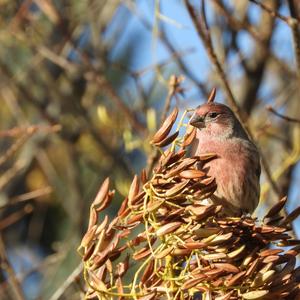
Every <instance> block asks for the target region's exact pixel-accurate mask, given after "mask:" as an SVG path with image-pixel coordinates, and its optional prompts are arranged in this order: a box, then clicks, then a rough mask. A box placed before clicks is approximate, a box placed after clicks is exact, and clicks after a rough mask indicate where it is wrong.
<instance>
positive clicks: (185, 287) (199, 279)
mask: <svg viewBox="0 0 300 300" xmlns="http://www.w3.org/2000/svg"><path fill="white" fill-rule="evenodd" d="M206 278H207V276H206V275H205V274H200V275H199V276H197V278H191V279H188V280H187V281H186V282H185V283H184V284H183V285H182V287H181V289H182V290H188V289H190V288H192V287H194V286H196V285H197V284H199V283H200V282H202V281H204V280H205V279H206Z"/></svg>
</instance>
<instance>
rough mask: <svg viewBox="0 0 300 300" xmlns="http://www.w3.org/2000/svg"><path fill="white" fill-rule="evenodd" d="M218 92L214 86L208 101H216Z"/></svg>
mask: <svg viewBox="0 0 300 300" xmlns="http://www.w3.org/2000/svg"><path fill="white" fill-rule="evenodd" d="M216 93H217V89H216V88H215V87H214V88H213V89H212V90H211V92H210V94H209V96H208V99H207V103H210V102H214V100H215V97H216Z"/></svg>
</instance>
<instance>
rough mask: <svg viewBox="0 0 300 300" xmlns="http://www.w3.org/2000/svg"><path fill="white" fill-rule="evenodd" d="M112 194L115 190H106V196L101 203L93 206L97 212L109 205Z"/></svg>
mask: <svg viewBox="0 0 300 300" xmlns="http://www.w3.org/2000/svg"><path fill="white" fill-rule="evenodd" d="M114 195H115V191H112V192H108V194H107V195H106V197H105V198H104V199H103V201H102V203H101V205H100V206H98V207H95V209H96V211H97V212H98V213H99V212H100V211H102V210H104V209H106V208H107V207H108V206H109V205H110V203H111V200H112V199H113V196H114Z"/></svg>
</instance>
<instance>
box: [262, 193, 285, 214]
mask: <svg viewBox="0 0 300 300" xmlns="http://www.w3.org/2000/svg"><path fill="white" fill-rule="evenodd" d="M286 201H287V197H283V198H282V199H280V200H279V201H278V202H277V203H276V204H275V205H274V206H272V208H271V209H270V210H269V211H268V212H267V214H266V215H265V216H264V219H266V218H271V217H274V216H275V215H277V214H278V213H279V212H280V211H281V210H282V208H283V207H284V205H285V204H286Z"/></svg>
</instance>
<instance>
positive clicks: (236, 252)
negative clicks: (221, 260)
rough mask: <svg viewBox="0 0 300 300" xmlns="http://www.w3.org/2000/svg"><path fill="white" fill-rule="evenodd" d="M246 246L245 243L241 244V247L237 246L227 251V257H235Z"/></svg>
mask: <svg viewBox="0 0 300 300" xmlns="http://www.w3.org/2000/svg"><path fill="white" fill-rule="evenodd" d="M245 248H246V245H242V246H241V247H239V248H238V249H236V250H234V251H232V252H230V253H228V257H230V258H235V257H237V256H238V255H240V254H241V253H242V252H243V251H244V250H245Z"/></svg>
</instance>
